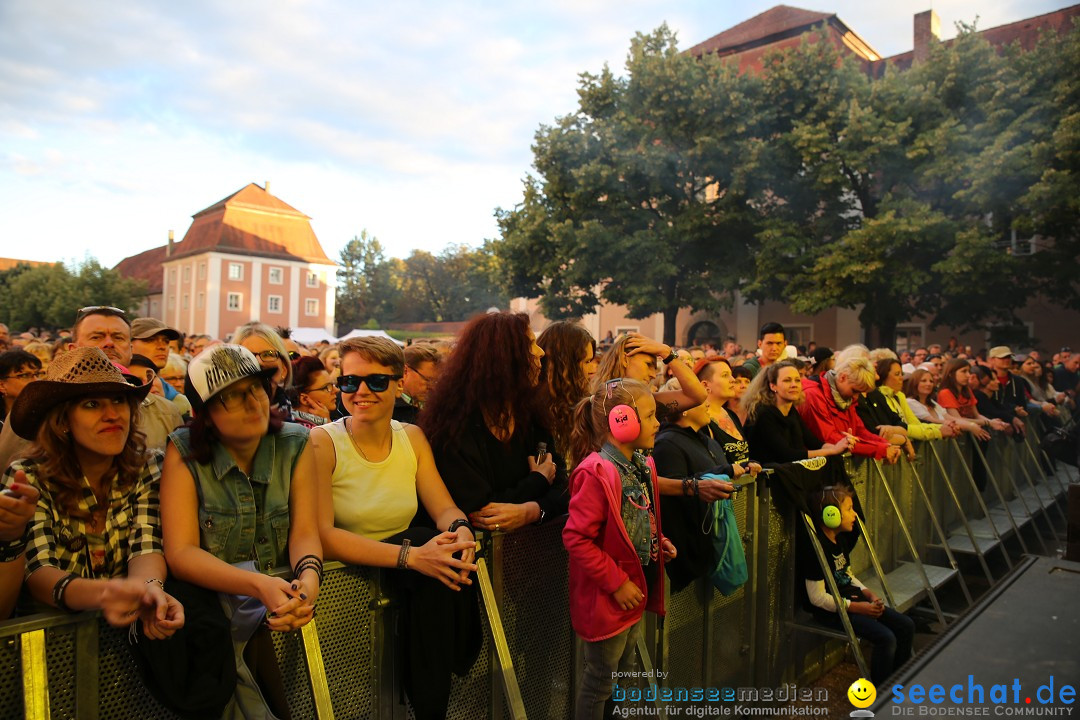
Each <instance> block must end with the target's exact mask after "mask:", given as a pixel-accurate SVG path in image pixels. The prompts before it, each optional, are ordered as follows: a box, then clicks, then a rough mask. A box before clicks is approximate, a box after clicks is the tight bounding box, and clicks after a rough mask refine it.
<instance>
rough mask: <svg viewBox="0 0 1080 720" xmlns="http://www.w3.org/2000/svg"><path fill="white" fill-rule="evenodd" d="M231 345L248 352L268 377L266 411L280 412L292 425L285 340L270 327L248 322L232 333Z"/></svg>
mask: <svg viewBox="0 0 1080 720" xmlns="http://www.w3.org/2000/svg"><path fill="white" fill-rule="evenodd" d="M233 342H234V343H236V344H237V345H242V346H244V347H246V348H247V349H248V350H250V351H251V353H252V355H254V356H255V357H256V359H258V361H259V364H260V365H262V366H263V368H264V369H266V370H271V369H272V370H273V371H274V372H273V373H272V374H271V375H270V409H271V410H275V411H277V412H279V413H281V417H282V419H283V420H285V421H286V422H296V417H295V415H294V413H293V404H292V401H291V400H290V399H289V389H290V388H292V386H293V368H292V362H291V361H290V360H289V350H288V348H286V347H285V341H284V340H282V339H281V336H280V335H278V334H277V331H275V330H274V328H272V327H270V326H269V325H266V324H264V323H256V322H252V323H248V324H247V325H244V326H242V327H241V328H240V329H239V330H237V331H236V337H235V338H233Z"/></svg>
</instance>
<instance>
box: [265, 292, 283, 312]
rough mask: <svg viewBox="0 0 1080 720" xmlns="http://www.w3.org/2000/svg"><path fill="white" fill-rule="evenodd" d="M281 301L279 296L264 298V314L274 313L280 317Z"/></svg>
mask: <svg viewBox="0 0 1080 720" xmlns="http://www.w3.org/2000/svg"><path fill="white" fill-rule="evenodd" d="M282 300H283V298H282V297H281V296H280V295H267V296H266V312H268V313H274V314H275V315H280V314H281V303H282ZM275 301H276V302H275ZM274 305H277V307H274Z"/></svg>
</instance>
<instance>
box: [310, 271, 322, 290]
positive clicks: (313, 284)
mask: <svg viewBox="0 0 1080 720" xmlns="http://www.w3.org/2000/svg"><path fill="white" fill-rule="evenodd" d="M307 286H308V287H310V288H317V287H319V274H318V273H314V272H311V271H310V270H309V271H308V274H307Z"/></svg>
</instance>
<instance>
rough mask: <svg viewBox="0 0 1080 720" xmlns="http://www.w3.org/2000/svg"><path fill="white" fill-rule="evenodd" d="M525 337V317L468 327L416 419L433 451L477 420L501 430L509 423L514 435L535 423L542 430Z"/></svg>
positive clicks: (482, 320)
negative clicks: (511, 425) (512, 427)
mask: <svg viewBox="0 0 1080 720" xmlns="http://www.w3.org/2000/svg"><path fill="white" fill-rule="evenodd" d="M529 332H530V326H529V316H528V315H525V314H524V313H508V312H500V313H490V314H487V315H477V316H476V317H474V318H473V319H472V320H470V321H469V322H468V324H467V325H466V326H465V328H464V329H463V330H462V331H461V335H460V337H458V340H457V343H456V344H455V345H454V350H453V352H451V353H450V356H449V357H448V358H447V359H446V360H444V361H443V370H442V372H441V373H440V374H439V382H438V383H437V384H436V385H435V389H434V391H433V392H432V393H431V395H430V396H428V401H427V404H425V405H424V409H423V410H422V411H421V413H420V417H419V419H418V423H419V425H420V427H421V428H423V430H424V432H425V433H426V434H427V437H428V440H429V441H430V442H431V446H432V447H433V448H435V449H436V450H438V449H440V448H446V447H448V446H450V445H452V444H453V443H455V442H456V441H457V440H458V439H459V438H460V437H461V433H462V431H463V430H464V429H465V428H466V427H468V426H469V425H470V423H471V422H472V421H473V419H474V418H476V417H480V418H482V419H483V420H484V421H485V422H488V423H491V424H493V425H495V426H496V427H500V428H506V427H509V425H510V423H511V421H512V422H513V425H514V434H515V435H516V434H518V433H520V432H523V431H527V430H528V429H529V428H530V427H532V425H533V424H534V423H539V424H540V425H542V426H545V427H546V426H547V423H546V415H545V413H544V412H543V410H542V408H541V403H539V402H537V397H538V392H537V379H538V377H537V374H536V373H535V371H534V370H533V368H534V366H535V362H536V361H535V360H534V359H533V355H532V339H531V338H530V337H529Z"/></svg>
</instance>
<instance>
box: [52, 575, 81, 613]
mask: <svg viewBox="0 0 1080 720" xmlns="http://www.w3.org/2000/svg"><path fill="white" fill-rule="evenodd" d="M78 579H79V576H78V575H76V574H75V573H68V574H67V575H65V576H64V577H62V578H60V579H59V580H57V581H56V584H55V585H53V589H52V599H53V604H54V605H56V607H58V608H60V609H61V610H63V611H64V612H75V611H74V610H72V609H71V608H69V607H68V605H67V603H66V602H64V592H65V591H66V590H67V586H68V585H70V584H71V581H72V580H78Z"/></svg>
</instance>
